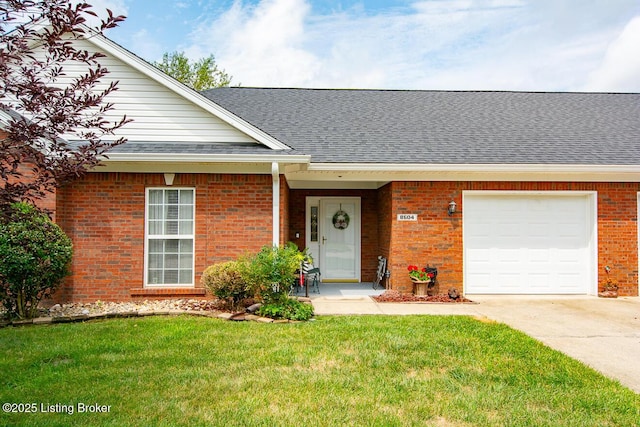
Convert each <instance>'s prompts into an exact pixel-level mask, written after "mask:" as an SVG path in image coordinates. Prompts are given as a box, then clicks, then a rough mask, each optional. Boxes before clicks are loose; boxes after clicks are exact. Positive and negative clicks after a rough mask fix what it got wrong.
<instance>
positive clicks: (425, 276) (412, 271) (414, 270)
mask: <svg viewBox="0 0 640 427" xmlns="http://www.w3.org/2000/svg"><path fill="white" fill-rule="evenodd" d="M407 270H409V277H411V278H413V279H414V280H419V281H421V282H430V281H431V279H433V273H427V267H424V268H422V269H420V268H418V266H417V265H410V266H408V267H407Z"/></svg>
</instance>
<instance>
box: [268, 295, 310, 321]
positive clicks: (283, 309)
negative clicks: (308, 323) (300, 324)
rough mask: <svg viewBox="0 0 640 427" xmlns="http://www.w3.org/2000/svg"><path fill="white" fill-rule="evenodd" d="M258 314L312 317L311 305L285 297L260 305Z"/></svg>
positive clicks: (292, 317)
mask: <svg viewBox="0 0 640 427" xmlns="http://www.w3.org/2000/svg"><path fill="white" fill-rule="evenodd" d="M258 314H259V315H260V316H264V317H269V318H272V319H289V320H309V319H311V317H313V306H312V305H311V304H305V303H303V302H300V301H298V300H294V299H291V298H287V299H284V300H282V301H279V302H272V303H269V304H264V305H262V306H261V307H260V309H258Z"/></svg>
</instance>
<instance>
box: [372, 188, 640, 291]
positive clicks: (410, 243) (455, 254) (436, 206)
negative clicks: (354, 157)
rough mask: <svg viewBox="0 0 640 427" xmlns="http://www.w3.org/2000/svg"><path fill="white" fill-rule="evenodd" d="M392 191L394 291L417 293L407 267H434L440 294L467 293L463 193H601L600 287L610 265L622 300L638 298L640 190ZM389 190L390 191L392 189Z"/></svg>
mask: <svg viewBox="0 0 640 427" xmlns="http://www.w3.org/2000/svg"><path fill="white" fill-rule="evenodd" d="M390 186H391V192H392V198H393V201H392V203H393V207H392V211H393V212H392V214H391V221H392V225H391V229H392V237H391V245H390V254H389V268H390V269H391V270H392V275H391V284H392V287H393V288H394V289H397V290H400V291H403V292H409V291H411V282H410V280H409V279H408V276H407V274H406V269H407V265H409V264H416V265H419V266H422V265H424V264H425V263H429V264H431V265H434V266H437V267H438V272H439V277H438V278H439V284H440V291H446V290H447V289H448V288H450V287H455V288H457V289H458V290H460V291H462V290H463V289H462V282H463V277H462V275H463V265H462V261H463V259H462V258H463V251H462V212H463V211H464V206H463V205H462V191H464V190H516V191H554V190H557V191H567V190H570V191H597V193H598V275H599V278H598V283H601V282H602V280H604V278H605V277H604V266H605V265H610V266H611V267H612V268H613V270H612V277H613V278H615V279H616V280H618V281H619V282H620V294H621V295H638V244H637V242H638V237H637V213H636V212H637V192H638V191H639V190H640V184H635V183H634V184H627V183H536V182H524V183H508V182H506V183H492V182H394V183H392V184H390ZM383 190H384V191H387V189H386V187H385V188H383ZM382 194H383V193H382V192H381V195H382ZM451 199H453V200H454V201H455V202H456V203H457V205H458V211H459V213H458V214H456V215H454V216H452V217H449V216H448V215H447V212H446V209H447V205H448V203H449V201H450V200H451ZM400 213H415V214H418V221H417V222H399V221H396V215H397V214H400ZM382 229H383V228H382V227H381V230H382ZM381 240H382V239H381Z"/></svg>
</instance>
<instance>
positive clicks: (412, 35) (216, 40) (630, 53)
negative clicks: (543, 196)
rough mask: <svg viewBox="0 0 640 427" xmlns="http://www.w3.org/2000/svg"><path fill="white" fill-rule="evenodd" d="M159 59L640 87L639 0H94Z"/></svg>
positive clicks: (275, 72) (312, 79) (439, 83)
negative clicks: (177, 56)
mask: <svg viewBox="0 0 640 427" xmlns="http://www.w3.org/2000/svg"><path fill="white" fill-rule="evenodd" d="M89 2H90V3H92V4H93V5H94V6H95V10H96V11H99V10H101V9H104V8H106V7H108V8H110V9H112V10H113V11H114V12H116V13H119V14H124V15H126V16H127V20H126V21H125V22H124V23H123V24H121V26H120V27H118V28H116V29H114V30H111V31H109V32H108V33H107V35H108V36H109V37H110V38H112V39H113V40H114V41H116V42H117V43H119V44H121V45H122V46H124V47H126V48H127V49H129V50H131V51H132V52H134V53H136V54H137V55H139V56H141V57H142V58H144V59H146V60H148V61H153V60H158V59H160V58H161V57H162V54H163V53H164V52H173V51H183V52H185V53H186V54H187V55H188V56H189V57H191V58H193V59H198V58H200V57H204V56H208V55H209V54H213V55H215V57H216V61H217V63H218V65H219V66H221V67H222V68H223V69H225V71H227V73H229V74H230V75H231V76H232V77H233V83H234V84H240V85H242V86H260V87H316V88H326V87H329V88H377V89H434V90H532V91H603V92H640V54H639V52H640V1H638V0H424V1H419V0H417V1H414V2H404V1H397V0H389V1H383V0H376V1H328V0H251V1H248V0H246V1H242V0H236V1H232V0H223V1H204V0H173V1H168V0H93V1H91V0H89Z"/></svg>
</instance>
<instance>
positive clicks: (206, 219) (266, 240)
mask: <svg viewBox="0 0 640 427" xmlns="http://www.w3.org/2000/svg"><path fill="white" fill-rule="evenodd" d="M147 187H164V178H163V175H162V174H128V173H91V174H89V175H87V176H86V177H84V178H82V179H80V180H78V181H76V182H74V183H73V184H70V185H68V186H66V187H64V188H62V189H60V191H59V197H58V199H59V200H58V223H59V224H60V225H61V226H62V227H63V229H64V230H65V231H66V232H67V233H68V234H69V236H70V237H71V238H72V239H73V242H74V251H75V255H74V259H73V266H72V270H73V275H72V277H70V278H69V279H68V280H67V282H66V284H65V286H64V287H63V288H62V289H61V291H60V292H59V293H58V295H57V297H56V299H57V300H58V301H67V300H74V301H94V300H97V299H101V300H105V301H108V300H127V299H130V298H131V289H136V288H142V287H143V280H144V211H145V189H146V188H147ZM179 187H195V188H196V230H195V236H196V247H195V275H196V278H195V280H196V287H200V285H199V281H200V275H201V273H202V271H203V270H204V269H205V268H206V267H207V266H209V265H211V264H213V263H217V262H222V261H227V260H230V259H234V258H236V257H237V256H239V255H242V254H244V253H246V252H250V251H257V250H259V249H260V248H261V247H262V246H263V245H265V244H271V241H272V232H271V222H272V213H273V211H272V178H271V175H219V174H210V175H206V174H198V175H195V174H177V175H176V177H175V181H174V183H173V188H179ZM284 213H286V209H284Z"/></svg>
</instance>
